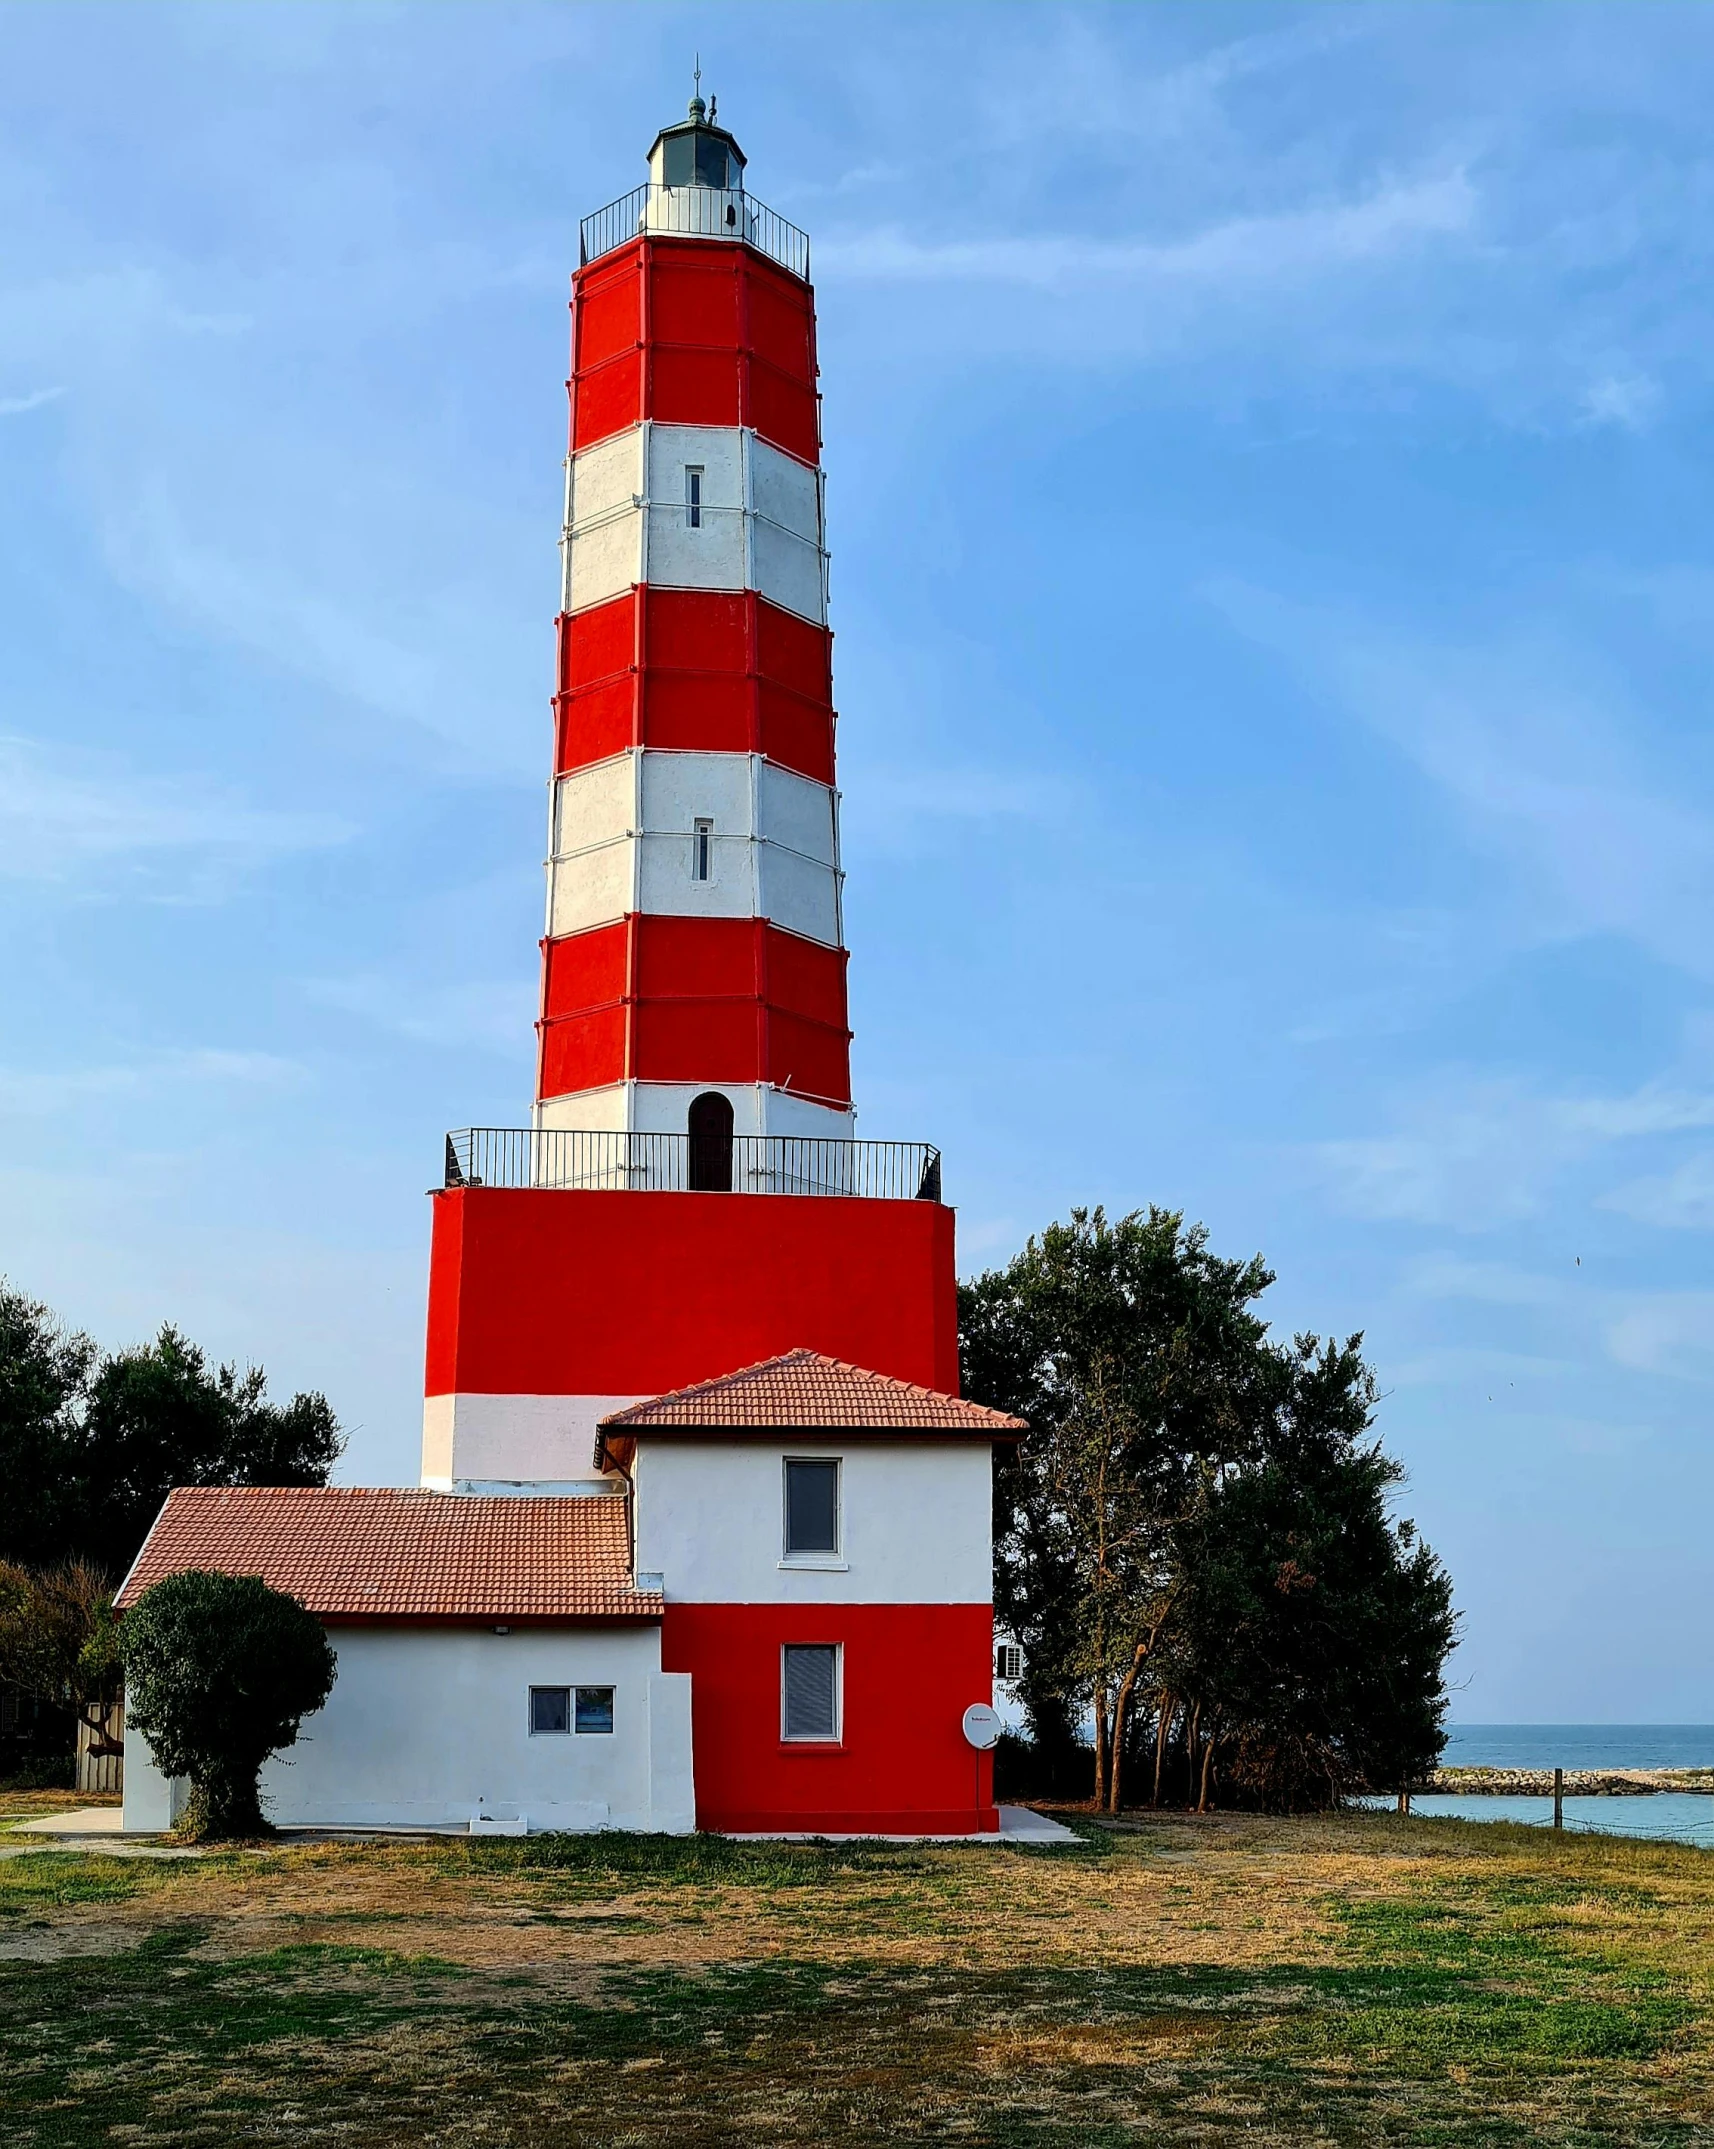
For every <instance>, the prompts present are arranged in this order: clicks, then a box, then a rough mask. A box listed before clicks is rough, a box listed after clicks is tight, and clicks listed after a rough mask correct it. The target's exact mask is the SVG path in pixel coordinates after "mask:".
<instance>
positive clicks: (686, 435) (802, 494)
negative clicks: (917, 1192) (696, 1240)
mask: <svg viewBox="0 0 1714 2149" xmlns="http://www.w3.org/2000/svg"><path fill="white" fill-rule="evenodd" d="M808 255H809V247H808V241H807V240H806V239H805V238H804V236H803V234H802V233H801V232H798V231H796V230H795V229H794V228H793V227H792V226H791V225H789V224H787V223H785V221H784V220H783V219H782V218H779V217H777V216H775V215H774V214H773V213H772V212H771V211H770V210H767V209H765V208H763V207H762V206H761V205H760V204H758V203H756V202H755V201H754V200H752V198H751V197H750V195H749V194H748V193H747V191H746V189H745V184H744V156H743V153H742V151H741V150H740V149H739V147H738V144H737V142H736V141H735V140H734V139H733V137H732V136H731V135H730V134H729V133H728V132H727V131H726V130H725V129H724V128H723V127H720V126H718V125H717V124H716V123H715V119H714V115H713V114H712V112H710V111H708V110H707V109H706V108H705V107H704V104H703V101H702V99H701V97H700V96H698V97H694V98H693V99H692V100H691V104H690V112H689V117H688V118H687V119H685V120H684V121H682V122H681V123H680V124H679V125H677V126H674V127H668V128H666V129H664V130H663V131H662V133H661V134H660V135H659V136H657V138H656V140H655V143H654V146H653V148H652V149H651V151H650V153H649V178H648V181H647V182H646V184H644V185H643V186H640V187H638V188H637V189H636V190H635V191H634V193H632V194H630V195H627V196H625V197H624V198H623V199H622V200H620V201H618V202H615V203H614V204H613V205H612V207H611V208H609V209H607V210H604V211H602V212H601V213H600V215H598V216H596V217H592V218H590V219H588V220H587V221H586V223H585V225H584V230H583V257H584V258H583V262H582V265H581V267H580V268H579V269H578V271H577V274H576V277H575V279H574V283H573V296H572V358H571V379H570V383H569V387H570V396H571V438H570V452H569V454H568V457H567V462H566V512H565V530H564V540H563V554H564V572H563V578H562V594H561V610H560V617H559V622H558V633H559V668H558V691H557V694H556V697H555V704H554V707H555V727H554V741H555V753H554V774H553V787H552V807H551V813H550V817H549V834H550V855H549V859H548V868H547V881H548V892H547V931H546V937H545V939H544V941H543V944H542V955H543V960H542V1000H541V1020H540V1024H539V1037H540V1043H539V1049H538V1053H537V1088H536V1105H535V1124H536V1126H537V1128H539V1129H543V1130H557V1129H575V1130H584V1131H591V1132H593V1131H598V1130H613V1131H623V1132H626V1133H636V1134H645V1135H654V1134H658V1135H666V1136H673V1137H681V1136H682V1137H685V1138H687V1139H688V1141H689V1142H690V1144H691V1150H690V1152H689V1153H688V1155H687V1169H688V1170H689V1173H690V1183H691V1184H693V1185H696V1186H706V1187H711V1188H712V1187H724V1186H725V1185H727V1184H729V1183H730V1182H729V1177H728V1163H727V1159H728V1154H729V1150H730V1145H731V1143H732V1141H733V1138H734V1137H736V1138H737V1139H738V1141H739V1143H740V1144H741V1145H743V1144H745V1143H746V1142H753V1141H755V1140H756V1139H758V1138H767V1137H779V1136H785V1137H797V1138H800V1139H802V1138H810V1139H821V1140H826V1139H833V1140H843V1141H848V1140H849V1139H850V1137H851V1135H852V1132H853V1123H852V1109H851V1073H850V1030H849V1028H848V1025H847V1021H846V995H845V962H846V955H845V941H844V933H843V928H842V920H841V902H840V889H841V873H840V864H839V799H838V793H837V791H836V790H835V788H834V763H833V737H834V712H833V704H832V686H831V678H832V636H831V634H830V632H829V630H828V623H827V548H826V539H825V529H824V517H823V487H822V473H821V467H820V424H819V399H818V393H817V386H816V370H817V369H816V360H815V307H814V298H813V294H812V292H811V289H810V285H809V282H808V267H809V261H808ZM548 1154H549V1153H548V1152H544V1156H547V1155H548ZM743 1154H744V1151H743V1149H742V1147H741V1149H740V1156H741V1157H742V1156H743ZM658 1161H659V1160H658V1159H657V1160H656V1162H658ZM752 1161H754V1160H752ZM801 1161H804V1160H803V1159H800V1162H801Z"/></svg>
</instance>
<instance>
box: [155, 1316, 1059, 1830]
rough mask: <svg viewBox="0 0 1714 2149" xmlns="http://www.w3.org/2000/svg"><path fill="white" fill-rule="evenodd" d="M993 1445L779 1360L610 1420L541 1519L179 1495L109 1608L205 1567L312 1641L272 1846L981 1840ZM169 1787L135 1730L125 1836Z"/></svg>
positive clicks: (277, 1770) (948, 1419) (988, 1417)
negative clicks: (422, 1832) (563, 1838)
mask: <svg viewBox="0 0 1714 2149" xmlns="http://www.w3.org/2000/svg"><path fill="white" fill-rule="evenodd" d="M1020 1430H1021V1428H1020V1427H1019V1425H1018V1423H1017V1421H1016V1420H1014V1419H1009V1418H1003V1417H1001V1416H999V1415H998V1413H996V1412H994V1411H989V1410H983V1409H980V1408H979V1407H978V1406H976V1405H975V1404H972V1403H964V1402H960V1401H958V1400H957V1399H956V1398H954V1397H952V1396H947V1395H939V1394H936V1393H935V1392H934V1391H932V1390H930V1389H926V1388H921V1387H917V1386H915V1385H913V1384H912V1383H910V1382H907V1381H900V1380H893V1379H889V1378H887V1377H886V1376H885V1375H881V1374H875V1373H865V1372H862V1371H860V1370H859V1369H858V1368H857V1367H855V1366H851V1365H846V1364H842V1363H840V1362H839V1361H837V1360H835V1359H831V1358H826V1357H822V1356H820V1355H818V1354H817V1353H815V1352H813V1351H806V1350H798V1351H792V1352H789V1353H787V1354H785V1355H784V1356H783V1357H780V1358H777V1359H774V1360H771V1361H770V1362H768V1363H766V1364H764V1365H759V1366H752V1367H750V1368H748V1369H747V1370H745V1371H743V1372H739V1373H734V1374H729V1375H727V1376H726V1377H724V1378H722V1379H717V1380H712V1381H707V1382H704V1383H701V1384H699V1385H698V1386H696V1387H692V1388H688V1389H683V1390H680V1391H678V1392H677V1393H674V1394H668V1395H664V1396H661V1397H659V1398H657V1399H655V1400H653V1401H649V1402H643V1403H639V1404H636V1405H634V1406H633V1407H631V1408H629V1409H625V1410H621V1411H617V1412H614V1413H613V1414H611V1415H610V1416H609V1417H608V1418H607V1419H606V1420H605V1422H604V1423H603V1424H602V1426H601V1427H600V1430H599V1435H598V1443H597V1447H596V1450H595V1453H594V1454H593V1456H592V1457H591V1475H590V1477H589V1478H588V1479H587V1480H586V1481H583V1482H580V1483H577V1484H576V1486H575V1489H573V1487H572V1486H571V1485H567V1486H565V1487H563V1488H561V1489H559V1490H556V1491H555V1492H554V1493H553V1494H550V1495H547V1496H541V1495H534V1496H532V1495H529V1494H514V1495H510V1496H507V1495H493V1494H488V1495H483V1494H469V1493H456V1492H455V1493H444V1492H434V1491H426V1490H425V1491H417V1490H403V1489H400V1490H388V1489H362V1490H359V1489H348V1488H345V1487H328V1488H325V1489H304V1488H294V1489H289V1490H278V1491H275V1490H264V1489H241V1490H229V1489H225V1488H221V1489H211V1488H200V1487H193V1488H187V1489H181V1490H179V1491H177V1492H175V1493H173V1495H172V1496H171V1498H170V1499H169V1500H168V1502H167V1504H166V1507H165V1509H164V1510H163V1512H162V1514H161V1517H160V1520H159V1521H158V1522H157V1523H156V1525H155V1527H154V1529H153V1531H152V1532H151V1533H150V1536H149V1540H148V1543H147V1544H146V1545H145V1547H144V1549H143V1552H142V1554H141V1556H140V1557H139V1559H138V1561H137V1564H136V1566H135V1567H134V1569H133V1570H132V1572H131V1574H130V1575H129V1576H128V1577H127V1579H126V1582H125V1586H124V1589H123V1591H122V1592H121V1595H120V1600H119V1601H120V1605H121V1608H124V1607H126V1606H129V1605H131V1604H134V1603H135V1602H136V1600H137V1598H138V1597H139V1596H140V1595H141V1593H142V1592H143V1591H144V1590H145V1589H146V1588H147V1587H148V1586H149V1585H150V1583H152V1582H155V1581H159V1580H160V1579H161V1578H162V1577H163V1576H164V1575H167V1574H171V1573H174V1572H177V1571H178V1570H180V1569H184V1568H193V1567H195V1568H212V1569H215V1570H218V1571H222V1572H226V1573H236V1574H259V1575H261V1576H262V1578H263V1579H264V1580H265V1581H267V1582H269V1583H271V1584H272V1585H273V1586H274V1587H275V1588H278V1589H287V1590H290V1591H291V1592H292V1594H293V1595H294V1596H297V1597H299V1598H301V1599H302V1600H303V1602H304V1603H305V1604H307V1605H308V1606H309V1608H310V1609H311V1610H312V1611H313V1612H315V1613H316V1614H317V1615H318V1617H319V1618H320V1619H321V1620H322V1621H323V1623H324V1625H325V1626H326V1627H327V1629H328V1631H329V1634H330V1636H331V1638H332V1641H333V1644H334V1648H335V1650H336V1652H337V1654H338V1658H339V1676H338V1679H337V1681H336V1683H335V1686H334V1690H333V1694H332V1697H331V1699H330V1700H329V1701H328V1703H327V1706H326V1707H325V1708H324V1709H322V1710H321V1711H320V1712H319V1713H318V1714H317V1715H315V1716H313V1717H310V1718H309V1719H308V1720H307V1721H306V1722H305V1724H304V1727H303V1731H302V1734H301V1736H300V1738H299V1740H298V1743H297V1745H296V1746H294V1747H293V1748H291V1749H290V1751H289V1752H287V1753H285V1754H282V1755H280V1756H278V1757H277V1758H276V1759H275V1760H274V1761H272V1762H270V1763H269V1765H268V1767H267V1769H266V1771H265V1772H264V1776H263V1793H264V1800H265V1803H266V1806H267V1808H268V1811H269V1812H270V1814H271V1815H272V1816H273V1818H274V1819H275V1820H276V1821H278V1822H280V1823H282V1824H285V1825H296V1826H306V1827H307V1826H314V1827H341V1826H343V1827H387V1826H393V1827H418V1828H447V1827H460V1826H466V1825H468V1826H469V1827H471V1828H472V1829H473V1830H474V1831H476V1832H478V1833H511V1832H522V1831H524V1830H526V1829H567V1828H569V1829H584V1828H632V1829H653V1830H663V1831H669V1832H672V1831H684V1830H688V1829H691V1828H693V1827H696V1826H698V1825H700V1826H702V1827H704V1828H715V1829H724V1830H732V1831H738V1832H742V1831H747V1830H755V1831H800V1830H801V1831H805V1832H810V1833H815V1834H846V1833H855V1834H867V1833H944V1834H975V1833H989V1832H991V1831H993V1830H994V1829H995V1828H997V1826H998V1816H997V1815H996V1813H995V1811H994V1807H993V1803H992V1792H991V1784H990V1779H989V1765H988V1758H987V1756H986V1755H985V1754H978V1753H976V1752H974V1751H973V1750H972V1748H971V1747H970V1746H969V1745H968V1743H967V1742H966V1741H965V1739H964V1737H963V1735H962V1730H961V1719H962V1715H963V1711H964V1710H965V1708H966V1707H967V1706H968V1705H969V1704H970V1703H971V1702H972V1701H980V1700H986V1699H987V1697H988V1695H989V1693H990V1691H991V1687H990V1676H991V1650H992V1643H993V1619H992V1610H991V1593H990V1572H991V1570H990V1556H991V1555H990V1542H989V1532H990V1523H989V1512H990V1458H991V1455H992V1450H993V1444H994V1442H995V1441H996V1440H1009V1439H1012V1438H1015V1437H1016V1435H1017V1433H1018V1432H1019V1431H1020ZM633 1540H634V1544H635V1554H634V1556H633V1552H632V1543H633ZM185 1788H186V1787H185V1786H183V1785H177V1784H173V1783H169V1782H167V1781H166V1780H164V1779H163V1778H162V1776H161V1775H160V1773H159V1771H158V1770H156V1769H155V1768H154V1767H153V1766H152V1764H151V1762H150V1760H149V1757H148V1753H147V1749H146V1748H145V1747H144V1746H143V1743H142V1741H141V1740H140V1739H139V1738H138V1737H137V1736H136V1735H135V1734H134V1733H133V1734H132V1735H131V1736H130V1738H129V1740H128V1746H127V1755H126V1772H125V1826H126V1827H127V1828H128V1829H163V1828H166V1827H168V1826H170V1825H171V1823H172V1821H173V1819H174V1818H175V1817H176V1813H177V1810H178V1808H179V1806H180V1805H181V1804H182V1802H183V1797H184V1792H185Z"/></svg>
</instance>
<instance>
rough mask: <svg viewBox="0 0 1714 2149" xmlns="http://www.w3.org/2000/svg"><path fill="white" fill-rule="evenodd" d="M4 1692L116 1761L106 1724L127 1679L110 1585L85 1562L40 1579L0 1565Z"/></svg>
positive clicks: (6, 1564)
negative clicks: (66, 1719)
mask: <svg viewBox="0 0 1714 2149" xmlns="http://www.w3.org/2000/svg"><path fill="white" fill-rule="evenodd" d="M0 1684H4V1685H6V1686H10V1687H15V1688H16V1689H17V1690H18V1691H19V1692H20V1693H23V1694H30V1695H33V1696H34V1697H35V1698H36V1699H37V1700H38V1701H45V1702H46V1703H47V1704H48V1706H49V1707H50V1708H53V1709H58V1710H60V1711H62V1712H63V1713H65V1714H68V1715H71V1716H74V1717H76V1718H77V1720H78V1721H79V1722H80V1723H82V1724H84V1725H86V1726H87V1727H88V1729H89V1732H90V1734H91V1739H92V1750H93V1751H94V1752H96V1753H116V1752H118V1751H120V1749H119V1748H118V1747H117V1746H113V1745H110V1744H109V1743H108V1738H107V1720H108V1716H109V1713H110V1712H111V1710H112V1709H113V1706H114V1704H115V1703H116V1702H117V1701H118V1699H119V1695H120V1691H121V1687H122V1684H123V1677H122V1673H121V1669H120V1664H119V1648H118V1636H117V1632H116V1629H115V1625H114V1618H113V1591H112V1588H111V1586H110V1584H109V1583H108V1580H107V1577H106V1576H105V1575H103V1574H100V1573H98V1572H97V1571H96V1569H95V1568H93V1567H90V1566H88V1565H86V1564H84V1563H83V1562H81V1561H74V1562H73V1563H72V1564H71V1565H69V1566H65V1567H56V1568H51V1569H49V1570H48V1571H47V1572H46V1573H41V1574H38V1573H35V1572H33V1571H32V1570H31V1569H29V1568H27V1567H20V1566H18V1565H17V1564H16V1563H15V1562H13V1561H10V1560H0Z"/></svg>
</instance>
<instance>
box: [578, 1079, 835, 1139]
mask: <svg viewBox="0 0 1714 2149" xmlns="http://www.w3.org/2000/svg"><path fill="white" fill-rule="evenodd" d="M710 1089H716V1090H718V1091H719V1092H720V1094H721V1095H722V1096H723V1097H730V1098H731V1100H732V1117H733V1132H734V1133H735V1134H811V1135H821V1136H824V1137H826V1138H827V1139H828V1140H830V1141H838V1142H848V1141H850V1140H852V1139H853V1137H854V1136H855V1134H856V1132H857V1115H856V1113H855V1112H854V1111H852V1110H850V1109H849V1108H841V1107H839V1106H836V1105H828V1104H815V1103H813V1102H811V1100H810V1099H809V1098H807V1097H794V1096H793V1095H792V1094H791V1093H790V1091H788V1090H783V1089H775V1088H773V1087H772V1086H771V1085H770V1084H768V1083H765V1082H764V1083H752V1084H749V1085H745V1084H741V1083H735V1082H614V1083H610V1084H609V1085H608V1086H607V1087H606V1088H604V1089H583V1090H573V1091H570V1092H569V1093H568V1094H567V1095H565V1096H563V1097H548V1098H545V1099H544V1100H543V1101H542V1102H541V1103H540V1104H538V1105H537V1106H536V1108H535V1124H536V1125H537V1126H538V1127H593V1128H595V1129H596V1130H597V1131H612V1130H614V1129H618V1130H625V1129H629V1130H630V1131H631V1132H633V1133H637V1134H682V1133H683V1132H684V1131H685V1129H686V1127H688V1126H689V1124H690V1107H691V1100H692V1099H693V1098H695V1097H700V1096H701V1095H702V1094H703V1092H704V1091H705V1090H710Z"/></svg>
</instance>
